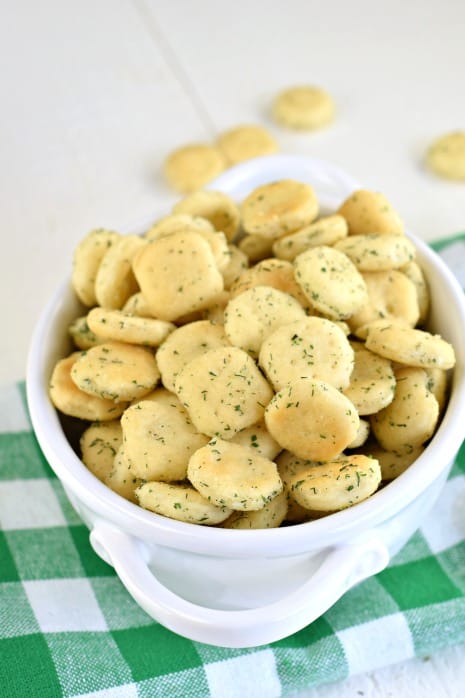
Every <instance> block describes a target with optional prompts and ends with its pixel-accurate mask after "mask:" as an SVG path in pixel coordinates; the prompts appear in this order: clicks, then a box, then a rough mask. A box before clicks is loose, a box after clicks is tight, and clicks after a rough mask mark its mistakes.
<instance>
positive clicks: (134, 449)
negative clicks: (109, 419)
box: [121, 389, 208, 482]
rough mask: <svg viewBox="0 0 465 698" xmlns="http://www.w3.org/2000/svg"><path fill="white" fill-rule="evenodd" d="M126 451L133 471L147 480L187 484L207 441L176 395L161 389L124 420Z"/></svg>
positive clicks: (132, 408) (143, 401)
mask: <svg viewBox="0 0 465 698" xmlns="http://www.w3.org/2000/svg"><path fill="white" fill-rule="evenodd" d="M121 427H122V431H123V440H124V450H125V454H126V457H127V459H128V462H129V463H130V464H131V469H132V471H133V472H134V473H135V475H136V476H137V477H140V478H143V479H144V480H150V481H152V480H163V481H165V482H170V481H175V480H184V479H185V477H186V473H187V463H188V461H189V458H190V456H191V455H192V454H193V453H194V452H195V451H196V450H197V449H198V448H201V447H202V446H204V445H205V444H206V443H207V441H208V437H207V436H204V434H199V432H198V431H197V429H196V428H195V427H194V425H193V424H192V422H191V420H190V417H189V415H188V413H187V412H186V410H185V409H184V407H183V406H182V404H181V403H180V401H179V400H178V398H177V397H176V395H173V393H170V392H169V391H168V390H165V389H159V390H156V391H155V392H154V393H152V394H151V395H150V399H149V400H143V399H142V400H140V401H138V402H137V403H136V404H134V405H131V407H128V409H127V410H125V412H124V414H123V416H122V417H121Z"/></svg>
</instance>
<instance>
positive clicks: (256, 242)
mask: <svg viewBox="0 0 465 698" xmlns="http://www.w3.org/2000/svg"><path fill="white" fill-rule="evenodd" d="M237 246H238V247H239V249H240V250H241V251H242V252H243V253H244V254H245V255H247V258H248V259H249V261H250V262H251V263H252V264H253V263H254V262H259V261H260V260H262V259H266V258H267V257H269V256H270V255H271V249H272V247H273V239H272V238H265V237H263V235H244V237H243V238H241V239H240V240H239V242H238V243H237Z"/></svg>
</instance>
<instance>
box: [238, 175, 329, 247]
mask: <svg viewBox="0 0 465 698" xmlns="http://www.w3.org/2000/svg"><path fill="white" fill-rule="evenodd" d="M241 211H242V225H243V228H244V230H245V231H246V232H247V233H251V234H255V235H261V236H262V237H266V238H269V239H272V240H275V239H276V238H279V237H281V236H282V235H286V233H290V232H292V231H294V230H298V229H299V228H303V226H304V225H308V224H309V223H311V222H312V221H313V220H314V219H315V218H316V217H317V215H318V200H317V198H316V195H315V192H314V190H313V188H312V187H311V186H310V185H309V184H304V183H303V182H296V181H294V180H293V179H281V180H279V181H278V182H270V183H269V184H262V185H261V186H259V187H257V188H256V189H254V190H253V191H252V192H251V193H250V194H249V195H248V196H247V197H246V198H245V199H244V201H243V202H242V207H241Z"/></svg>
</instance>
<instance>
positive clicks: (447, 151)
mask: <svg viewBox="0 0 465 698" xmlns="http://www.w3.org/2000/svg"><path fill="white" fill-rule="evenodd" d="M426 163H427V165H428V167H429V168H430V169H431V170H432V171H433V172H435V174H437V175H439V176H441V177H445V178H447V179H457V180H465V131H453V132H451V133H446V134H445V135H443V136H440V137H439V138H437V139H436V140H435V141H433V143H432V144H431V145H430V147H429V149H428V152H427V154H426Z"/></svg>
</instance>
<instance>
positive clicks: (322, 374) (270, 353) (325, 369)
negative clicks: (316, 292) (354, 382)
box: [258, 317, 354, 390]
mask: <svg viewBox="0 0 465 698" xmlns="http://www.w3.org/2000/svg"><path fill="white" fill-rule="evenodd" d="M258 361H259V364H260V366H261V368H262V369H263V371H264V373H265V375H266V376H267V378H268V380H269V381H270V383H271V384H272V385H273V387H274V389H275V390H281V388H283V387H284V386H285V385H286V384H287V383H289V382H292V381H294V380H295V379H297V378H302V377H304V376H305V377H306V378H314V379H316V380H320V381H325V382H327V383H330V384H331V385H333V386H334V387H335V388H337V389H338V390H343V389H344V388H347V386H348V385H349V381H350V376H351V373H352V369H353V365H354V352H353V350H352V347H351V346H350V344H349V341H348V339H347V337H346V336H345V334H344V332H343V331H342V330H341V329H340V328H339V327H338V326H337V325H336V324H335V323H334V322H331V320H326V319H324V318H318V317H306V318H303V319H302V320H297V321H296V322H290V323H288V324H286V325H283V326H282V327H278V329H277V330H275V331H274V332H273V333H272V334H270V335H269V336H268V337H267V338H266V339H265V340H264V342H263V344H262V346H261V349H260V354H259V360H258Z"/></svg>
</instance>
